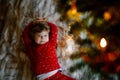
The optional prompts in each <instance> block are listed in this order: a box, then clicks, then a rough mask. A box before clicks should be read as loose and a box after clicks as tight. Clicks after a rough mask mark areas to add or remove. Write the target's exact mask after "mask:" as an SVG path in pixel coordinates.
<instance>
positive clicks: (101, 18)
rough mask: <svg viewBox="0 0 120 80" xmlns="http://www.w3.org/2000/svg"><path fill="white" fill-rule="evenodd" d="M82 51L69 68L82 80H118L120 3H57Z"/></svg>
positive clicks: (106, 0)
mask: <svg viewBox="0 0 120 80" xmlns="http://www.w3.org/2000/svg"><path fill="white" fill-rule="evenodd" d="M57 3H58V7H57V10H58V11H59V13H61V14H62V16H61V21H65V22H66V23H67V24H68V25H69V26H68V27H69V28H70V31H69V34H72V35H73V36H74V40H75V43H76V44H78V45H79V48H78V49H79V50H78V51H77V52H75V53H73V54H72V55H71V59H72V60H76V61H77V62H76V63H75V64H74V65H73V66H71V67H70V69H69V70H70V71H71V72H72V73H75V72H76V73H77V72H78V73H79V74H78V75H79V76H78V79H80V80H119V78H120V77H119V75H120V31H119V30H120V23H119V21H120V6H119V3H120V1H118V0H116V1H114V0H65V1H64V0H57Z"/></svg>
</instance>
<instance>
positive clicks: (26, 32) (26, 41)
mask: <svg viewBox="0 0 120 80" xmlns="http://www.w3.org/2000/svg"><path fill="white" fill-rule="evenodd" d="M32 24H33V21H32V22H30V23H29V24H28V25H27V26H26V27H25V29H24V31H23V40H24V44H25V46H26V47H28V46H29V45H30V44H31V40H30V38H29V32H30V28H31V27H32V26H31V25H32Z"/></svg>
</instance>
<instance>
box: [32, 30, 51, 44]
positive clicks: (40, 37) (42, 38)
mask: <svg viewBox="0 0 120 80" xmlns="http://www.w3.org/2000/svg"><path fill="white" fill-rule="evenodd" d="M34 41H35V43H37V44H45V43H46V42H48V41H49V32H48V31H42V32H37V33H35V35H34Z"/></svg>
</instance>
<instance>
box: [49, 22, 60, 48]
mask: <svg viewBox="0 0 120 80" xmlns="http://www.w3.org/2000/svg"><path fill="white" fill-rule="evenodd" d="M48 25H49V26H50V38H49V41H50V43H51V44H52V46H53V47H56V44H57V34H58V29H57V26H56V25H55V24H53V23H50V22H48Z"/></svg>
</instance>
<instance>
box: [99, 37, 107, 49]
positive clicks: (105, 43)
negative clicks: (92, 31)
mask: <svg viewBox="0 0 120 80" xmlns="http://www.w3.org/2000/svg"><path fill="white" fill-rule="evenodd" d="M100 46H101V47H102V48H105V47H106V46H107V41H106V40H105V38H102V39H101V40H100Z"/></svg>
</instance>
